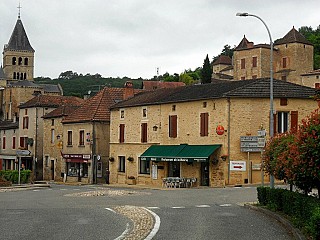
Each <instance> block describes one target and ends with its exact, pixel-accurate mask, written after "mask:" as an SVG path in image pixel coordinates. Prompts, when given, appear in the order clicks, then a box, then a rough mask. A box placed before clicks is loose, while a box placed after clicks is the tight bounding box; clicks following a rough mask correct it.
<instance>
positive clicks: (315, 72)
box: [301, 69, 320, 76]
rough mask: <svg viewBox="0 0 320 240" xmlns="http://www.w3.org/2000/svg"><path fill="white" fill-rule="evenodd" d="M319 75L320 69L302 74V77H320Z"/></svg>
mask: <svg viewBox="0 0 320 240" xmlns="http://www.w3.org/2000/svg"><path fill="white" fill-rule="evenodd" d="M319 74H320V69H316V70H313V71H311V72H308V73H304V74H301V76H310V75H319Z"/></svg>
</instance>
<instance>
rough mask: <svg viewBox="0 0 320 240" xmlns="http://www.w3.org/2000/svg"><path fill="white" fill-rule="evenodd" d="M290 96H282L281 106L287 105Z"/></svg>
mask: <svg viewBox="0 0 320 240" xmlns="http://www.w3.org/2000/svg"><path fill="white" fill-rule="evenodd" d="M287 105H288V98H280V106H287Z"/></svg>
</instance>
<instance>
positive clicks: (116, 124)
mask: <svg viewBox="0 0 320 240" xmlns="http://www.w3.org/2000/svg"><path fill="white" fill-rule="evenodd" d="M269 89H270V85H269V79H255V80H243V81H241V80H240V81H218V82H217V83H214V84H204V85H194V86H186V87H181V88H173V89H159V90H156V91H153V92H147V93H143V94H139V95H137V96H135V97H134V98H131V99H129V100H127V101H123V102H120V103H118V104H116V105H114V106H113V107H111V119H110V120H111V126H110V133H111V134H110V155H109V160H110V163H109V167H110V171H111V183H119V184H126V183H129V182H131V179H135V181H136V183H137V184H146V185H156V186H161V185H162V184H163V178H166V177H178V178H192V179H196V180H197V181H196V182H195V183H194V184H196V185H198V186H199V185H200V186H212V187H213V186H220V187H221V186H225V185H228V184H244V183H259V182H261V180H262V178H261V150H262V148H261V145H259V146H260V147H258V145H257V144H258V143H257V139H258V138H257V136H258V132H259V135H262V137H263V135H264V134H263V133H265V132H266V133H267V135H269V132H268V131H269V106H270V105H269V104H270V100H269ZM313 95H315V90H314V89H312V88H308V87H304V86H301V85H296V84H293V83H290V82H286V81H281V80H275V81H274V109H275V112H276V113H275V128H274V129H275V131H276V132H285V131H288V130H289V129H296V127H297V124H298V122H299V121H300V120H301V119H302V118H304V117H305V116H307V115H308V114H310V112H311V111H313V110H314V109H316V108H317V102H316V101H314V100H312V99H311V98H310V96H313ZM256 145H257V146H256ZM250 146H251V147H250ZM263 180H266V181H268V176H264V179H263Z"/></svg>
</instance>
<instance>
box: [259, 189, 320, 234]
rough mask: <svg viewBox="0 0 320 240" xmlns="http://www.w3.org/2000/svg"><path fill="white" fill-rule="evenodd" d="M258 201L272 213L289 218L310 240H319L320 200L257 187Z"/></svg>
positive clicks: (281, 190) (287, 191) (299, 194)
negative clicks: (276, 212) (282, 214)
mask: <svg viewBox="0 0 320 240" xmlns="http://www.w3.org/2000/svg"><path fill="white" fill-rule="evenodd" d="M257 192H258V201H259V204H260V205H262V206H266V207H267V208H268V209H270V210H272V211H279V212H282V213H284V214H286V215H287V216H289V217H290V219H291V221H292V223H293V224H294V225H295V226H296V227H299V228H301V229H302V230H303V231H304V232H305V233H306V234H307V235H309V236H310V237H311V238H312V239H320V200H319V199H318V198H315V197H312V196H307V195H303V194H301V193H298V192H292V191H289V190H285V189H279V188H269V187H258V188H257Z"/></svg>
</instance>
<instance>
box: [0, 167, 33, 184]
mask: <svg viewBox="0 0 320 240" xmlns="http://www.w3.org/2000/svg"><path fill="white" fill-rule="evenodd" d="M30 174H31V171H30V170H21V171H20V183H28V182H30ZM0 176H2V177H3V178H4V179H6V180H7V181H10V182H12V183H14V184H17V183H18V179H19V171H18V170H1V171H0Z"/></svg>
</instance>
